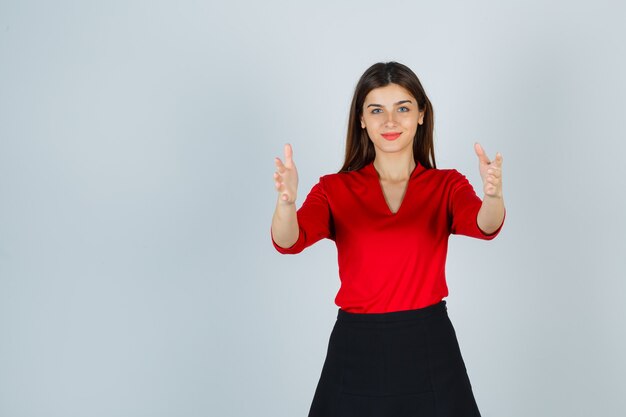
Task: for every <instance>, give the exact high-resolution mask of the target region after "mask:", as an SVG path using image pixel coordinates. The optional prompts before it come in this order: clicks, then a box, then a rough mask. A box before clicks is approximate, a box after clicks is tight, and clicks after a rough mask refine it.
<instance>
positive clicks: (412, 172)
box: [369, 161, 420, 216]
mask: <svg viewBox="0 0 626 417" xmlns="http://www.w3.org/2000/svg"><path fill="white" fill-rule="evenodd" d="M369 165H370V168H371V170H372V173H373V174H374V178H375V179H376V183H377V184H378V189H379V193H378V195H379V196H380V197H381V198H382V200H383V204H385V207H386V208H387V214H388V215H391V216H396V215H397V214H398V213H400V210H402V206H403V205H404V202H405V201H406V196H407V194H408V192H409V185H410V184H411V180H412V179H413V176H414V175H415V174H416V173H417V170H418V167H419V166H420V164H419V162H418V163H417V164H416V165H415V168H413V171H411V175H409V179H408V180H407V181H406V185H405V187H404V192H403V193H402V200H401V201H400V205H399V206H398V210H396V211H395V212H393V211H392V210H391V207H389V203H388V202H387V197H386V195H385V190H384V189H383V185H382V183H381V182H380V175H378V171H377V170H376V167H375V166H374V161H372V162H370V164H369Z"/></svg>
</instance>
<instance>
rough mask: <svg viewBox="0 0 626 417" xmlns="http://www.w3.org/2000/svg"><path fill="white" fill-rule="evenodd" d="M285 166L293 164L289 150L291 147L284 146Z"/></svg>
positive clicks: (291, 151) (291, 153) (291, 152)
mask: <svg viewBox="0 0 626 417" xmlns="http://www.w3.org/2000/svg"><path fill="white" fill-rule="evenodd" d="M285 164H286V165H287V166H291V165H292V164H293V149H291V145H290V144H288V143H286V144H285Z"/></svg>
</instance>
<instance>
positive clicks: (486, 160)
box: [474, 142, 490, 164]
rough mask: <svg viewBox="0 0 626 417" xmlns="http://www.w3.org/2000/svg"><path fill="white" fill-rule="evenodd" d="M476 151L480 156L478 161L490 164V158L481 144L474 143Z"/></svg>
mask: <svg viewBox="0 0 626 417" xmlns="http://www.w3.org/2000/svg"><path fill="white" fill-rule="evenodd" d="M474 151H475V152H476V156H478V161H479V162H480V163H482V164H489V163H490V162H489V158H487V154H486V153H485V150H484V149H483V147H482V146H481V145H480V143H478V142H475V143H474Z"/></svg>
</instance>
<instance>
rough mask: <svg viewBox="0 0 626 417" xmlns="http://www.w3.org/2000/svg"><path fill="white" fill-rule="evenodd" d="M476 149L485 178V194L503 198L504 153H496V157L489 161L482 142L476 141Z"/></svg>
mask: <svg viewBox="0 0 626 417" xmlns="http://www.w3.org/2000/svg"><path fill="white" fill-rule="evenodd" d="M474 151H476V155H477V156H478V169H479V170H480V177H481V178H482V180H483V192H484V193H485V196H489V197H498V198H502V155H501V154H500V153H499V152H498V153H496V159H494V160H493V161H489V158H487V154H486V153H485V150H484V149H483V147H482V146H480V143H478V142H476V143H474Z"/></svg>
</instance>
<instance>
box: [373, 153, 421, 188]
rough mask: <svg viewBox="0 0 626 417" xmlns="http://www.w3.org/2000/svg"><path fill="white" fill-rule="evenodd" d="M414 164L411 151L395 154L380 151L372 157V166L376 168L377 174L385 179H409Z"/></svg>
mask: <svg viewBox="0 0 626 417" xmlns="http://www.w3.org/2000/svg"><path fill="white" fill-rule="evenodd" d="M415 166H416V164H415V160H414V159H413V154H412V153H406V154H395V155H394V154H382V153H380V154H377V155H376V158H374V168H376V171H377V172H378V176H379V177H380V179H382V180H386V181H405V180H407V179H409V178H410V177H411V173H412V172H413V170H414V169H415Z"/></svg>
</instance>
